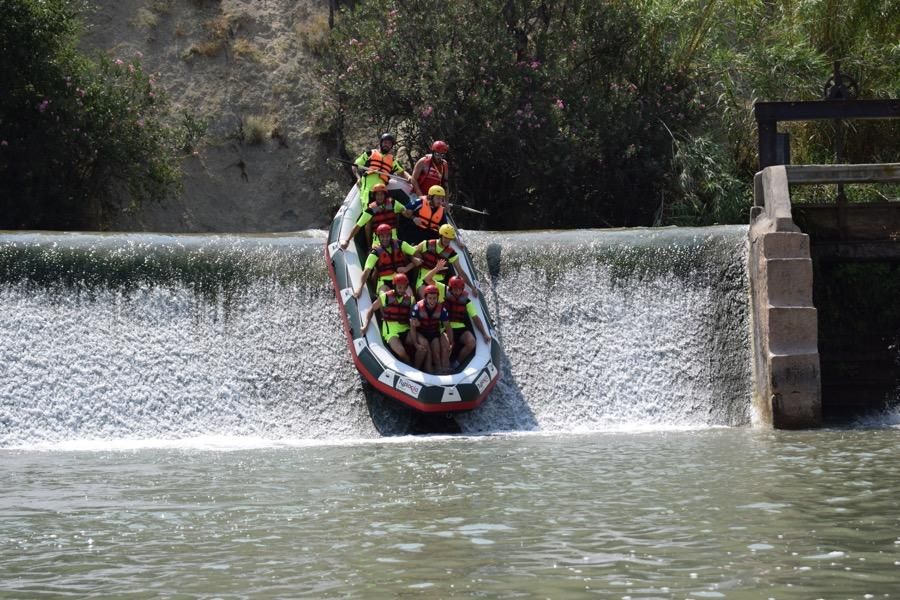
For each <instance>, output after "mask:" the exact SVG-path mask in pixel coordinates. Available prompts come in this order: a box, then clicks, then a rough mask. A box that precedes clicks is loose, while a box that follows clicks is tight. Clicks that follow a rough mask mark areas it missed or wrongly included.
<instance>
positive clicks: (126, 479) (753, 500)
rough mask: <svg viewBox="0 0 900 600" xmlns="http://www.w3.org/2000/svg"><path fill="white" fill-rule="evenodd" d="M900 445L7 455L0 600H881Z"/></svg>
mask: <svg viewBox="0 0 900 600" xmlns="http://www.w3.org/2000/svg"><path fill="white" fill-rule="evenodd" d="M898 442H900V433H898V432H897V431H896V430H893V429H882V430H853V431H817V432H804V433H790V432H764V431H755V430H748V429H706V430H700V431H689V432H685V431H680V432H651V433H601V434H589V435H587V434H586V435H568V434H559V435H536V434H529V435H497V436H487V437H457V438H434V437H432V438H418V439H413V438H402V439H394V440H376V441H359V442H350V443H342V444H341V445H327V444H326V445H314V446H307V445H290V444H285V445H268V446H262V447H255V448H248V449H230V450H227V449H221V448H219V449H209V448H201V447H184V446H182V447H176V448H147V447H143V448H142V447H140V445H137V447H135V448H131V449H110V448H109V447H106V448H104V447H103V446H102V445H100V446H98V447H96V448H94V449H91V450H67V451H60V450H51V451H35V450H2V451H0V481H2V482H3V484H2V491H0V597H10V598H13V597H16V598H34V597H56V596H62V595H71V596H73V597H89V596H90V597H108V598H126V597H134V598H142V597H203V598H214V597H221V598H275V597H315V598H324V597H356V598H379V597H383V598H389V597H423V598H446V597H490V598H572V597H591V596H601V597H614V598H819V597H821V598H885V597H892V596H893V597H896V596H897V595H898V594H900V527H898V518H900V509H898V503H900V465H898V461H897V454H898V449H900V443H898ZM233 447H234V445H232V448H233Z"/></svg>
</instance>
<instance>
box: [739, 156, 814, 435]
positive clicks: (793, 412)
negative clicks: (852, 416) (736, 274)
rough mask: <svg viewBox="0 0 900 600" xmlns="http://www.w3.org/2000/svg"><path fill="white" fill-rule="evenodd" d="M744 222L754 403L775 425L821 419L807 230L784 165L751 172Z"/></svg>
mask: <svg viewBox="0 0 900 600" xmlns="http://www.w3.org/2000/svg"><path fill="white" fill-rule="evenodd" d="M755 193H756V202H755V204H756V205H757V207H758V208H756V209H755V210H754V212H753V219H752V222H751V224H750V285H751V294H752V304H753V311H752V313H753V317H752V318H753V345H754V348H753V352H754V402H755V404H756V407H757V413H758V414H759V415H760V416H761V418H762V420H763V422H764V423H765V424H768V425H771V426H773V427H776V428H779V429H798V428H805V427H818V426H820V425H821V424H822V395H821V380H820V372H819V349H818V323H817V321H816V309H815V307H814V306H813V302H812V260H811V259H810V254H809V236H807V235H806V234H803V233H801V232H800V229H799V228H798V227H797V226H796V225H795V224H794V222H793V220H792V219H791V213H790V198H789V195H788V182H787V173H786V171H785V168H784V167H783V166H776V167H769V168H767V169H765V170H763V171H761V172H760V173H757V175H756V180H755Z"/></svg>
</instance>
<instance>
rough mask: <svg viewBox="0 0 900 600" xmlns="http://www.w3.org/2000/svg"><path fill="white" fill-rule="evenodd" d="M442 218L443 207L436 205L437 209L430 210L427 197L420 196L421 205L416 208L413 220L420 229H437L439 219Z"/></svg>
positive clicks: (439, 224)
mask: <svg viewBox="0 0 900 600" xmlns="http://www.w3.org/2000/svg"><path fill="white" fill-rule="evenodd" d="M443 218H444V207H443V206H438V208H437V210H432V209H431V205H430V204H429V203H428V197H427V196H422V206H420V207H419V208H417V209H416V216H415V217H413V222H414V223H415V224H416V225H417V226H418V227H421V228H422V229H430V230H432V231H437V230H438V229H440V227H441V219H443Z"/></svg>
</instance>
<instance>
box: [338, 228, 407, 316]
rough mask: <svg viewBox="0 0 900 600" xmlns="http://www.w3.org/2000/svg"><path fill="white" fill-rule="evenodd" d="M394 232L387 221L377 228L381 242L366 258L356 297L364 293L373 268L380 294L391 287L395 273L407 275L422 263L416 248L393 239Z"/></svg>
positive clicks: (373, 247)
mask: <svg viewBox="0 0 900 600" xmlns="http://www.w3.org/2000/svg"><path fill="white" fill-rule="evenodd" d="M392 232H393V229H391V226H390V225H388V224H387V223H382V224H381V225H379V226H378V227H377V228H376V230H375V234H376V235H377V236H378V242H379V243H378V244H377V245H374V246H372V251H371V252H369V256H368V257H367V258H366V264H365V266H364V267H363V273H362V277H361V278H360V281H359V288H357V289H355V290H353V297H354V298H359V297H360V296H361V295H362V291H363V288H364V287H366V281H368V280H369V275H371V274H372V271H373V270H374V271H375V274H376V277H378V284H377V291H378V293H379V294H380V293H381V292H382V291H384V290H385V289H389V288H390V285H388V284H389V283H391V281H392V279H393V277H394V275H395V274H397V273H400V274H402V275H404V276H406V274H407V273H409V271H410V270H411V269H414V268H416V267H417V266H419V265H421V264H422V259H421V258H419V257H418V256H415V254H416V249H415V248H414V247H413V246H411V245H410V244H408V243H407V242H401V241H399V240H395V239H393V238H392V237H391V233H392Z"/></svg>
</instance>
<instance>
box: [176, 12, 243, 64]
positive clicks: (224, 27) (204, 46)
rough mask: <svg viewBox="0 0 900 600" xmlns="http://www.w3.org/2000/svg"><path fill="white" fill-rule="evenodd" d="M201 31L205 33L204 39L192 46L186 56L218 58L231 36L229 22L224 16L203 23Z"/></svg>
mask: <svg viewBox="0 0 900 600" xmlns="http://www.w3.org/2000/svg"><path fill="white" fill-rule="evenodd" d="M203 29H204V30H205V31H206V39H205V40H204V41H202V42H198V43H196V44H194V45H192V46H191V47H190V48H189V49H188V51H187V55H188V56H191V55H194V54H199V55H200V56H206V57H210V58H211V57H213V56H218V55H219V54H220V53H221V52H222V50H223V49H224V48H225V45H226V44H227V43H228V38H229V37H231V35H232V29H231V21H230V20H229V19H228V17H227V16H225V15H219V16H218V17H216V18H214V19H209V20H208V21H204V23H203Z"/></svg>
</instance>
